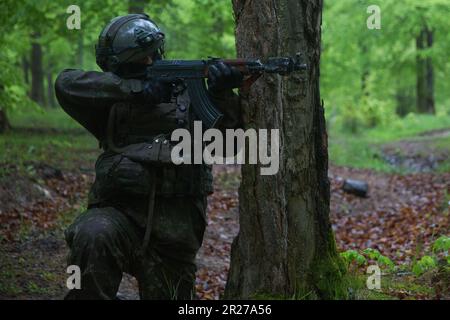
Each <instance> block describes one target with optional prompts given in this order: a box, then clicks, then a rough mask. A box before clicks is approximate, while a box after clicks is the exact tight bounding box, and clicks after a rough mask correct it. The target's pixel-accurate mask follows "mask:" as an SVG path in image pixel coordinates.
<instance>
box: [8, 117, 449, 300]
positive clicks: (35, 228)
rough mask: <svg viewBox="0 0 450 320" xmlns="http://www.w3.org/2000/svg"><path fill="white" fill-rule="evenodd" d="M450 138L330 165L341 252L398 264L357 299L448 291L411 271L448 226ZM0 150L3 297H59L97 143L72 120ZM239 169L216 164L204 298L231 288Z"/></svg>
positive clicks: (203, 257)
mask: <svg viewBox="0 0 450 320" xmlns="http://www.w3.org/2000/svg"><path fill="white" fill-rule="evenodd" d="M44 125H48V124H44ZM449 138H450V128H440V129H439V130H428V131H426V132H425V133H423V132H422V133H418V134H414V135H412V136H410V137H407V138H402V139H400V140H396V141H383V143H381V144H377V145H376V146H370V148H372V150H376V152H375V153H373V155H372V156H373V157H377V159H376V161H380V162H381V161H382V162H383V163H385V164H386V166H387V167H388V168H392V170H379V168H377V170H374V169H372V168H370V167H369V168H352V167H351V163H349V164H344V165H343V164H342V162H341V163H339V161H336V162H338V163H337V165H336V164H333V165H331V166H330V170H329V177H330V181H331V219H332V223H333V230H334V232H335V235H336V243H337V247H338V250H339V251H340V252H342V251H345V250H349V249H354V250H359V251H361V250H363V249H366V248H372V249H377V250H379V251H380V252H381V253H382V254H383V255H385V256H387V257H389V258H390V259H391V260H392V261H393V262H394V263H395V265H396V266H397V268H396V271H395V272H389V273H388V272H386V273H384V274H383V275H385V276H384V277H383V278H382V289H381V291H378V292H370V291H369V290H365V289H360V288H361V284H360V283H359V284H358V285H355V286H356V287H358V290H359V291H358V293H356V294H355V295H354V297H355V298H359V299H372V298H373V299H436V298H447V299H448V298H450V293H449V292H448V288H450V285H449V282H448V281H449V278H450V276H449V275H448V274H440V273H439V271H437V270H434V271H430V272H427V273H425V274H424V275H422V276H420V277H417V276H415V275H414V274H413V273H412V272H411V267H412V265H413V264H414V263H415V262H416V261H417V260H418V259H420V258H421V257H422V256H424V255H426V254H431V251H432V249H431V245H432V243H433V242H434V241H435V240H436V239H437V238H438V237H439V236H440V235H447V236H448V235H449V233H450V231H449V230H450V218H449V205H450V170H448V169H447V168H448V163H447V162H448V159H449V154H450V144H449V143H448V142H449V141H450V140H449ZM340 139H341V138H340ZM340 139H336V140H333V138H331V139H330V145H331V144H333V143H335V144H338V145H339V144H341V143H342V140H340ZM0 149H1V150H6V153H4V154H2V155H0V299H61V298H62V297H63V296H64V293H65V292H66V289H65V283H66V279H67V276H68V274H67V273H66V270H65V267H66V266H65V257H66V254H67V248H66V246H65V243H64V237H63V230H64V229H65V228H66V227H67V225H68V224H69V223H70V222H71V221H72V220H73V219H74V217H75V216H76V215H77V214H78V213H79V212H80V211H82V210H84V206H85V202H86V195H87V190H88V187H89V185H90V184H91V183H92V181H93V178H94V171H93V164H94V161H95V158H96V156H97V154H98V149H96V146H95V142H94V141H93V140H92V139H91V138H89V137H88V136H87V135H84V134H83V133H82V131H80V130H79V129H77V128H72V127H68V128H62V129H58V130H54V129H52V130H48V129H45V128H41V129H33V130H31V131H30V130H29V129H15V130H14V131H13V132H11V133H9V134H7V135H6V136H4V137H0ZM331 155H332V159H331V160H332V163H335V162H334V161H333V152H331ZM385 164H383V166H384V165H385ZM239 171H240V170H239V167H237V166H216V167H215V168H214V175H215V193H214V194H213V195H212V196H211V197H210V199H209V202H208V220H209V223H208V227H207V230H206V233H205V239H204V242H203V246H202V248H201V250H200V252H199V254H198V259H197V260H198V272H197V279H196V289H197V297H198V298H199V299H218V298H219V297H220V295H221V294H222V293H223V290H224V286H225V282H226V277H227V272H228V267H229V262H230V247H231V242H232V240H233V238H234V237H235V236H236V235H237V233H238V230H239V226H238V186H239V181H240V173H239ZM347 178H352V179H360V180H364V181H366V182H367V183H368V184H369V195H368V197H366V198H359V197H356V196H354V195H350V194H347V193H344V192H343V191H342V188H341V187H342V184H343V181H344V179H347ZM354 272H355V278H357V277H360V276H361V273H357V272H356V271H354ZM361 281H362V280H361ZM361 281H360V282H361ZM120 296H121V297H122V298H124V299H137V291H136V281H135V280H134V279H133V278H132V277H130V276H125V277H124V280H123V281H122V285H121V288H120Z"/></svg>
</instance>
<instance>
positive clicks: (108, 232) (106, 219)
mask: <svg viewBox="0 0 450 320" xmlns="http://www.w3.org/2000/svg"><path fill="white" fill-rule="evenodd" d="M111 218H112V217H111V215H109V214H108V212H105V211H103V210H101V209H92V210H89V211H87V212H86V213H84V214H83V215H82V217H81V218H80V219H78V220H77V221H75V222H74V224H73V225H72V226H71V227H70V228H69V230H68V232H67V233H66V240H67V242H68V244H69V246H71V247H84V248H86V249H89V248H92V247H94V246H95V247H98V246H106V245H108V244H110V243H111V242H113V241H114V239H115V238H116V236H117V233H118V230H117V229H118V227H117V224H116V223H114V221H113V220H112V219H111Z"/></svg>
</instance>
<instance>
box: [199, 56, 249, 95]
mask: <svg viewBox="0 0 450 320" xmlns="http://www.w3.org/2000/svg"><path fill="white" fill-rule="evenodd" d="M242 79H243V76H242V73H241V72H240V71H239V70H238V69H236V68H234V67H231V66H229V65H227V64H225V63H224V62H222V61H219V62H217V63H214V64H212V65H211V66H210V67H209V68H208V89H209V91H210V92H212V93H213V94H217V93H222V92H225V91H228V90H231V89H234V88H239V87H240V86H241V85H242Z"/></svg>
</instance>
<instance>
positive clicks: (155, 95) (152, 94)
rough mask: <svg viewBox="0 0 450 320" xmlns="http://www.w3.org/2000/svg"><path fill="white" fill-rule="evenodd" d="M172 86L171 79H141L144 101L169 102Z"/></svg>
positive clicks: (153, 102)
mask: <svg viewBox="0 0 450 320" xmlns="http://www.w3.org/2000/svg"><path fill="white" fill-rule="evenodd" d="M173 88H174V85H173V81H172V80H165V79H149V80H144V81H143V90H142V97H143V100H144V101H145V102H146V103H150V104H158V103H164V102H170V98H171V96H172V90H173Z"/></svg>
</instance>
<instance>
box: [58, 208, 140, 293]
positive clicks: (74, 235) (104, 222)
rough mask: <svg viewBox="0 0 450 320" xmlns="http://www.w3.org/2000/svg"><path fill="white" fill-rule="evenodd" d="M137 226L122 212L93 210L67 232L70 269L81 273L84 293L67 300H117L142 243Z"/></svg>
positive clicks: (78, 219)
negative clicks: (119, 290)
mask: <svg viewBox="0 0 450 320" xmlns="http://www.w3.org/2000/svg"><path fill="white" fill-rule="evenodd" d="M135 232H136V230H135V226H134V225H132V224H131V222H130V221H129V220H128V219H127V218H126V217H125V216H124V215H123V214H122V213H121V212H119V211H118V210H116V209H114V208H111V207H108V208H95V209H89V210H87V211H86V212H85V213H83V214H81V215H80V216H79V217H78V218H77V219H76V220H75V221H74V223H73V224H72V225H71V226H70V227H69V228H68V229H67V231H66V241H67V243H68V245H69V247H70V254H69V257H68V264H69V265H77V266H79V267H80V269H81V289H79V290H78V289H73V290H71V291H69V293H68V294H67V295H66V297H65V299H68V300H72V299H115V298H116V293H117V291H118V288H119V285H120V282H121V279H122V272H129V264H130V261H134V258H135V256H134V255H135V249H134V248H135V246H136V244H137V243H139V241H138V237H137V235H136V233H135Z"/></svg>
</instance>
